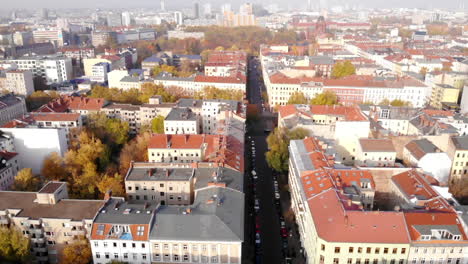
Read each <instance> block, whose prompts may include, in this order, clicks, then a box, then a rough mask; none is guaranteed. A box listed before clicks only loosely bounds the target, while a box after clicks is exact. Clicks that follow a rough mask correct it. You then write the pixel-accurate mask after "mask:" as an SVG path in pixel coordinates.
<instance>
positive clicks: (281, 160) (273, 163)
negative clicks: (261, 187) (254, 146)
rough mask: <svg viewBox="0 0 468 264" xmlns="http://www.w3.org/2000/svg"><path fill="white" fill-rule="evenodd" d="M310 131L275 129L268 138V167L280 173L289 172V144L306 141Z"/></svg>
mask: <svg viewBox="0 0 468 264" xmlns="http://www.w3.org/2000/svg"><path fill="white" fill-rule="evenodd" d="M308 134H309V133H308V131H307V130H305V129H303V128H296V129H294V130H288V129H286V128H275V130H274V131H273V132H272V133H270V135H268V137H267V143H268V149H269V151H268V152H267V153H266V161H267V163H268V166H269V167H270V168H272V169H274V170H276V171H278V172H283V173H284V172H287V171H288V169H289V165H288V162H289V149H288V146H289V142H290V141H291V140H295V139H304V138H305V137H306V136H308Z"/></svg>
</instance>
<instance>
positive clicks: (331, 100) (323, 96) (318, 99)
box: [310, 91, 338, 105]
mask: <svg viewBox="0 0 468 264" xmlns="http://www.w3.org/2000/svg"><path fill="white" fill-rule="evenodd" d="M337 103H338V97H337V96H336V94H335V93H334V92H332V91H324V92H323V93H320V94H317V95H315V97H314V98H312V100H310V104H311V105H335V104H337Z"/></svg>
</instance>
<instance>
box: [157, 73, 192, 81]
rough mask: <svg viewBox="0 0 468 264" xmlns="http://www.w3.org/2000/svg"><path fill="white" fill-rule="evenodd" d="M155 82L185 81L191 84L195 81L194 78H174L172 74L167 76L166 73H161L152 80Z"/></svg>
mask: <svg viewBox="0 0 468 264" xmlns="http://www.w3.org/2000/svg"><path fill="white" fill-rule="evenodd" d="M154 79H155V80H161V81H186V82H193V81H195V76H193V75H192V76H190V77H176V76H173V75H172V74H169V73H167V72H162V73H160V74H159V75H158V76H156V77H155V78H154Z"/></svg>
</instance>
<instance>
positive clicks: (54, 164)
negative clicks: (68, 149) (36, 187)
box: [41, 152, 67, 181]
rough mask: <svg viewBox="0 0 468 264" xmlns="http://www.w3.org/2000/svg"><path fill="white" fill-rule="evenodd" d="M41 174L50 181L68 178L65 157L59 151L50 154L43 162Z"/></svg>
mask: <svg viewBox="0 0 468 264" xmlns="http://www.w3.org/2000/svg"><path fill="white" fill-rule="evenodd" d="M41 175H42V176H44V177H45V178H46V179H47V180H49V181H58V180H63V179H64V178H67V170H66V169H65V167H64V161H63V158H62V157H60V155H59V154H58V153H57V152H53V153H51V154H50V155H48V156H47V157H46V158H45V160H44V163H43V166H42V170H41Z"/></svg>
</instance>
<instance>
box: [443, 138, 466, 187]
mask: <svg viewBox="0 0 468 264" xmlns="http://www.w3.org/2000/svg"><path fill="white" fill-rule="evenodd" d="M447 154H448V155H449V157H450V159H451V160H452V168H451V171H450V178H449V180H450V181H451V182H453V181H459V180H463V179H466V177H467V175H468V173H467V172H468V137H467V136H461V137H452V138H451V140H450V141H449V146H448V150H447Z"/></svg>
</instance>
